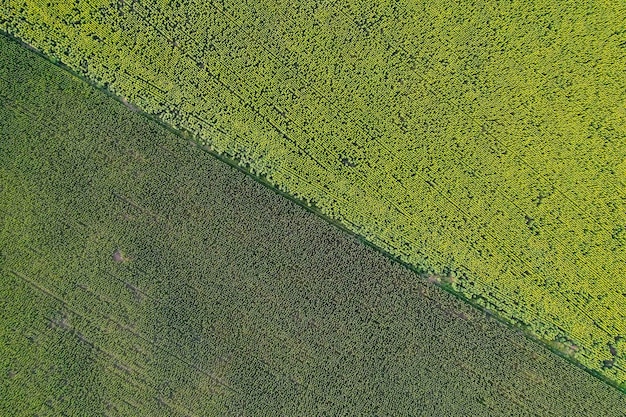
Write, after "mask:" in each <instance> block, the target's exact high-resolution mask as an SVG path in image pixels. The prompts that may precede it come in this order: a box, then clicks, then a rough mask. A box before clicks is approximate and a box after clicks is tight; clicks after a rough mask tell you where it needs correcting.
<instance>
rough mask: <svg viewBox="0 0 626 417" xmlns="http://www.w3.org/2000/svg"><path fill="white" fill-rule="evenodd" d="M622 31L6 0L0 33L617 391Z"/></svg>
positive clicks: (257, 7)
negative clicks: (480, 304) (559, 347)
mask: <svg viewBox="0 0 626 417" xmlns="http://www.w3.org/2000/svg"><path fill="white" fill-rule="evenodd" d="M625 16H626V10H625V9H624V4H623V2H608V3H606V2H600V1H592V2H588V1H584V2H581V1H565V2H556V1H543V2H535V1H533V2H529V1H521V2H513V3H511V2H506V3H501V2H498V3H495V2H477V3H476V2H460V3H457V4H455V5H451V4H445V5H444V4H440V3H436V2H435V3H433V2H414V1H412V2H399V3H398V2H393V4H391V3H389V2H376V4H375V5H373V4H372V2H370V1H368V2H364V1H354V0H353V1H350V2H343V3H332V4H330V3H328V2H325V1H320V2H314V1H304V2H301V1H289V2H286V1H278V2H277V1H275V0H272V1H261V2H259V1H243V2H242V1H241V0H237V1H230V0H227V1H221V2H206V1H190V2H189V1H185V2H181V1H167V2H166V1H156V0H153V1H147V2H146V1H142V2H136V1H127V2H110V1H104V0H92V1H76V2H71V3H68V2H56V3H54V2H53V3H50V2H39V1H35V0H29V1H26V2H23V1H14V0H9V1H5V2H4V3H3V4H2V6H0V27H1V28H3V29H4V30H5V31H8V32H10V33H12V34H14V35H16V36H18V37H19V38H21V39H23V40H25V41H26V42H27V43H29V44H30V45H33V46H34V47H35V48H37V49H39V50H41V51H43V52H44V53H45V54H46V55H47V56H49V57H51V58H52V59H58V60H60V61H61V62H63V63H64V64H66V65H68V66H69V67H70V68H72V69H73V70H74V71H77V72H79V73H81V74H83V75H85V76H86V77H88V78H89V79H91V80H93V81H94V82H95V83H97V84H98V85H102V86H106V87H107V88H108V89H109V90H110V91H112V92H114V93H115V94H117V95H119V96H120V97H123V99H124V100H125V101H126V102H127V103H129V104H128V105H129V106H131V107H133V108H135V109H136V108H137V107H138V108H141V109H142V110H144V111H146V112H148V113H150V114H152V115H155V116H157V117H159V118H160V119H161V120H163V121H164V122H166V123H168V124H170V125H172V126H174V127H176V128H179V129H185V130H186V131H189V132H192V133H193V134H194V135H196V136H197V139H198V140H199V141H200V142H201V143H203V144H206V145H207V146H209V147H211V148H212V149H214V150H215V151H217V152H219V153H223V154H227V155H230V156H232V157H234V158H235V159H237V160H239V161H241V164H242V165H245V166H247V167H248V169H249V170H250V171H251V172H253V173H255V174H258V175H263V176H265V177H266V178H267V180H268V181H270V182H271V183H273V184H274V185H275V186H276V187H278V188H280V189H281V190H283V191H286V192H289V193H291V194H292V195H294V196H297V197H298V198H300V199H302V200H303V201H306V202H309V203H311V204H314V205H315V206H316V207H318V208H319V210H320V211H321V212H323V213H324V214H326V215H327V216H329V217H330V218H332V219H334V220H336V221H339V222H341V223H342V224H344V225H346V226H347V227H349V228H350V229H352V230H353V231H355V232H357V233H359V234H360V235H361V236H364V237H365V238H366V239H367V240H369V241H370V242H372V243H373V244H375V245H377V246H378V247H380V248H382V249H384V250H385V251H387V252H389V253H391V254H393V255H394V256H397V257H399V258H401V259H402V260H403V261H405V262H408V263H410V264H412V265H413V266H415V267H416V268H419V269H423V270H429V271H433V272H436V273H437V274H439V275H441V273H442V271H444V270H445V269H446V268H448V269H450V268H452V269H454V272H455V274H456V275H457V276H458V277H459V279H458V280H456V281H455V282H452V283H450V284H449V286H450V288H451V289H452V290H454V291H456V292H457V293H460V294H463V295H464V296H465V297H467V298H473V299H477V300H481V299H484V300H485V304H486V305H489V306H491V307H492V308H494V309H496V310H497V311H498V312H499V314H500V315H501V317H503V318H505V319H507V320H509V321H510V322H513V323H522V324H523V326H525V327H527V328H528V329H529V330H530V331H531V332H532V333H533V334H534V335H535V336H536V337H539V338H542V339H544V340H545V341H547V342H548V343H553V342H557V341H558V340H560V339H562V338H567V339H569V340H571V341H573V342H574V343H575V344H576V345H577V346H578V347H579V349H578V350H577V351H576V352H575V353H572V352H570V353H572V355H573V356H572V357H573V358H574V359H575V360H578V361H580V362H581V363H582V364H584V365H585V366H586V367H588V368H589V369H592V370H595V371H598V372H601V373H602V374H603V375H605V376H606V377H608V378H611V379H612V380H613V381H615V382H617V383H625V382H626V373H625V372H626V371H624V368H625V367H624V365H623V363H622V362H621V361H622V359H621V356H620V357H619V358H617V359H616V360H615V365H616V366H613V367H610V368H607V367H605V366H604V365H603V364H604V361H605V360H607V359H609V356H610V353H609V350H608V348H607V346H608V344H609V343H612V342H613V341H614V339H615V338H618V337H626V327H625V323H626V311H625V309H624V305H625V298H624V297H625V296H624V294H626V280H625V279H624V278H623V277H625V276H626V252H625V246H624V239H623V237H622V234H620V232H619V231H620V230H622V229H623V228H624V227H625V225H626V214H625V213H626V210H625V206H624V196H625V188H624V187H625V184H626V170H624V166H625V164H626V141H624V140H623V138H624V137H625V135H626V130H625V129H626V110H625V109H624V102H623V96H624V91H625V89H626V78H625V77H623V72H624V69H626V58H625V56H624V54H623V45H624V42H626V40H625V38H624V36H625V33H626V32H624V30H623V21H624V17H625ZM134 106H137V107H134Z"/></svg>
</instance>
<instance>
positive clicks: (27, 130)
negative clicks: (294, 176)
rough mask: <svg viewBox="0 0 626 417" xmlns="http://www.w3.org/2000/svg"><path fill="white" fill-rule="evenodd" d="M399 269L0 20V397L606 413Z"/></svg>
mask: <svg viewBox="0 0 626 417" xmlns="http://www.w3.org/2000/svg"><path fill="white" fill-rule="evenodd" d="M416 278H417V276H416V275H415V274H414V273H413V272H411V271H409V270H408V269H406V268H403V267H401V266H400V265H398V264H397V263H395V262H392V261H390V260H389V259H388V258H386V257H384V256H383V255H382V254H380V253H379V252H377V251H375V250H373V249H371V248H369V247H367V246H365V245H363V244H362V243H360V242H359V241H358V240H357V239H355V238H353V237H350V236H348V235H347V234H346V233H343V232H342V231H341V230H339V229H337V228H335V227H333V226H332V225H330V224H328V223H327V222H326V221H325V220H324V219H322V218H320V217H318V216H316V215H314V214H312V213H311V212H309V211H306V210H305V209H303V208H302V207H299V206H297V205H296V204H295V203H293V202H292V201H290V200H288V199H286V198H284V197H282V196H280V195H278V194H277V193H275V192H274V191H272V190H271V189H269V188H267V187H264V186H263V185H261V184H259V183H257V182H255V181H254V180H253V179H252V178H251V177H249V176H246V175H244V174H243V173H242V172H240V171H238V170H236V169H234V168H232V167H230V166H228V165H227V164H225V163H224V162H221V161H219V160H217V159H216V158H214V157H213V156H211V155H209V154H208V153H207V152H206V151H204V150H203V149H201V148H200V147H199V146H197V145H196V144H195V143H192V142H190V141H188V140H186V139H183V138H182V137H181V136H177V135H175V134H173V133H172V132H170V131H168V130H167V129H165V128H164V127H163V126H161V125H159V124H157V123H155V122H153V121H149V120H148V119H146V118H145V117H144V116H143V115H141V114H139V113H137V112H135V111H133V109H129V108H128V106H125V105H124V103H120V102H117V101H115V100H114V99H113V98H111V97H109V96H107V95H105V94H103V93H102V92H101V91H99V90H97V89H95V88H92V87H90V86H88V85H87V84H86V83H84V82H81V81H80V80H79V79H77V78H75V77H73V76H71V75H70V74H69V73H68V72H65V71H63V70H61V69H60V68H58V67H55V66H54V65H52V64H51V63H50V62H48V61H46V60H45V59H43V58H42V57H40V56H38V55H36V54H35V53H33V52H32V51H28V50H26V49H25V48H23V47H22V46H20V45H18V44H17V43H16V42H13V41H9V40H8V39H6V38H4V37H0V366H1V368H0V372H1V373H0V414H2V415H7V416H8V415H11V416H33V415H37V416H82V415H101V416H131V415H138V416H168V417H175V416H316V415H319V416H329V415H345V416H355V415H359V416H360V415H377V416H394V417H395V416H409V415H411V416H413V415H424V416H436V415H441V416H490V417H493V416H500V415H502V416H515V415H519V416H531V415H540V416H572V415H576V416H593V417H596V416H618V417H619V416H622V417H623V416H626V413H625V411H624V410H626V397H625V396H624V395H623V394H622V393H620V392H619V391H618V390H615V389H613V388H611V387H609V386H608V385H606V384H605V383H603V382H601V381H600V380H599V379H597V378H594V377H592V376H591V375H589V374H588V373H586V372H584V371H583V370H582V369H580V368H578V367H576V366H574V365H573V364H571V363H569V362H568V361H566V360H564V359H562V358H560V357H558V356H556V355H553V354H551V353H550V352H549V351H547V350H546V349H544V348H543V347H542V346H540V345H539V344H536V343H534V342H531V341H529V340H528V339H527V338H526V337H525V336H524V335H523V334H522V333H521V332H519V331H517V330H515V329H512V328H510V327H507V326H505V325H503V324H502V323H500V322H498V321H496V320H494V319H493V318H491V317H489V315H488V314H486V313H483V312H480V311H479V310H477V309H475V308H472V307H470V306H468V305H467V304H466V303H464V302H462V301H460V300H458V299H457V298H456V297H454V296H452V295H450V294H448V293H447V292H445V291H443V290H442V289H441V288H439V287H438V286H435V285H433V284H429V283H427V282H423V281H421V280H418V279H416ZM433 279H434V280H436V279H437V278H435V277H433Z"/></svg>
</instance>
